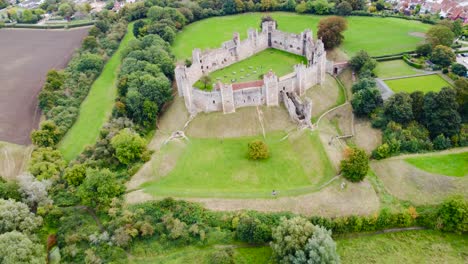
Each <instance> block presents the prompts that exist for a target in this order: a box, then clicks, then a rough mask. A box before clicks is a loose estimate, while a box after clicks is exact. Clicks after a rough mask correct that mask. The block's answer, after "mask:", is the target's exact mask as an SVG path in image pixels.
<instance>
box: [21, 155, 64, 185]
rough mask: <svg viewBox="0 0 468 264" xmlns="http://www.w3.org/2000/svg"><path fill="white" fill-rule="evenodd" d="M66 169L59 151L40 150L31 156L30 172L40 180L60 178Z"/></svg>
mask: <svg viewBox="0 0 468 264" xmlns="http://www.w3.org/2000/svg"><path fill="white" fill-rule="evenodd" d="M64 168H65V161H64V160H63V157H62V153H61V152H60V151H59V150H56V149H52V148H38V149H36V150H34V151H33V153H32V154H31V159H30V161H29V171H30V172H31V174H32V175H34V176H35V177H36V178H38V179H39V180H42V179H51V178H58V176H59V174H60V172H62V170H63V169H64Z"/></svg>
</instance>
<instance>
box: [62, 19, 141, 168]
mask: <svg viewBox="0 0 468 264" xmlns="http://www.w3.org/2000/svg"><path fill="white" fill-rule="evenodd" d="M132 39H135V36H134V35H133V23H130V24H129V25H128V27H127V34H126V35H125V37H124V38H123V39H122V41H121V43H120V46H119V48H118V49H117V51H116V52H115V53H114V55H112V57H111V58H110V59H109V60H108V61H107V63H106V65H105V66H104V69H103V70H102V73H101V75H100V76H99V77H98V78H97V79H96V80H95V81H94V83H93V85H92V86H91V89H90V91H89V93H88V96H87V97H86V99H85V100H84V101H83V103H82V104H81V106H80V114H79V116H78V120H76V122H75V124H74V125H73V126H72V127H71V129H70V130H69V131H68V133H67V134H66V135H65V137H64V138H63V139H62V140H61V141H60V144H59V146H58V148H59V150H60V151H61V152H62V154H63V156H64V158H65V159H66V160H67V161H70V160H73V159H74V158H76V157H77V156H78V155H79V154H80V153H81V152H82V151H83V150H84V148H85V147H86V146H87V145H91V144H94V143H95V142H96V140H97V139H98V137H99V131H100V130H101V127H102V126H103V125H104V123H105V122H107V121H108V119H109V117H110V115H111V113H112V108H113V106H114V101H115V98H116V96H117V87H116V81H117V75H118V73H119V70H120V64H121V61H122V51H123V50H124V49H125V47H127V45H128V43H129V42H130V40H132Z"/></svg>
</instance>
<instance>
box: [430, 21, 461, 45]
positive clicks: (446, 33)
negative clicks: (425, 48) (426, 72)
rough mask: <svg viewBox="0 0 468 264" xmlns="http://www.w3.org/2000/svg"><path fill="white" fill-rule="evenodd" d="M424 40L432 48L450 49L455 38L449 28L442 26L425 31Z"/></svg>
mask: <svg viewBox="0 0 468 264" xmlns="http://www.w3.org/2000/svg"><path fill="white" fill-rule="evenodd" d="M426 38H427V41H428V42H429V43H430V44H431V45H432V47H436V46H438V45H443V46H447V47H450V46H452V43H453V39H454V38H455V36H454V34H453V32H452V31H451V30H450V28H448V27H446V26H442V25H436V26H433V27H431V28H430V29H429V30H428V31H427V33H426Z"/></svg>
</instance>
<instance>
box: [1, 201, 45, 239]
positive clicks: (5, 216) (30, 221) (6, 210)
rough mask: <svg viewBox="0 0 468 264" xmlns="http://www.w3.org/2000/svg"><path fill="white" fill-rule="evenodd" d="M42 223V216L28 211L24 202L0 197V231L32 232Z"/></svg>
mask: <svg viewBox="0 0 468 264" xmlns="http://www.w3.org/2000/svg"><path fill="white" fill-rule="evenodd" d="M41 225H42V218H41V217H40V216H36V215H35V214H33V213H31V212H30V211H29V208H28V206H27V205H26V204H24V203H21V202H16V201H13V200H3V199H0V233H5V232H11V231H19V232H24V233H32V232H34V231H35V230H36V229H37V228H39V227H40V226H41Z"/></svg>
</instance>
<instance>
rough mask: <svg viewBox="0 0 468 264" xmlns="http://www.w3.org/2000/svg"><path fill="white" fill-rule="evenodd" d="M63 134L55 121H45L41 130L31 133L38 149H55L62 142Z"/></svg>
mask: <svg viewBox="0 0 468 264" xmlns="http://www.w3.org/2000/svg"><path fill="white" fill-rule="evenodd" d="M61 134H62V133H61V132H60V130H59V129H58V127H57V125H55V123H54V122H53V121H49V120H47V121H44V122H42V123H41V128H40V129H39V130H34V131H33V132H32V133H31V141H32V142H33V144H34V145H36V146H38V147H53V146H55V144H57V143H58V141H59V140H60V136H61Z"/></svg>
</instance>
